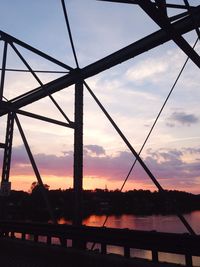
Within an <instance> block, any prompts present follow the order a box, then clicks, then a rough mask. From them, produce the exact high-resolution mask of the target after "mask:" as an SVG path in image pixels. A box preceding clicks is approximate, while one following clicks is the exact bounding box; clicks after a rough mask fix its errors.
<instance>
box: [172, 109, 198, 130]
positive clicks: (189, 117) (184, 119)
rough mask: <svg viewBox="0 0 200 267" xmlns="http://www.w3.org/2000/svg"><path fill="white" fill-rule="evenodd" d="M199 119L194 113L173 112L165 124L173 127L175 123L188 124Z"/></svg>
mask: <svg viewBox="0 0 200 267" xmlns="http://www.w3.org/2000/svg"><path fill="white" fill-rule="evenodd" d="M198 121H199V119H198V118H197V117H196V116H195V115H194V114H186V113H185V112H173V113H172V115H171V116H170V117H169V118H168V122H167V126H169V127H174V126H175V125H176V124H177V123H178V124H181V125H187V126H190V125H191V124H194V123H197V122H198Z"/></svg>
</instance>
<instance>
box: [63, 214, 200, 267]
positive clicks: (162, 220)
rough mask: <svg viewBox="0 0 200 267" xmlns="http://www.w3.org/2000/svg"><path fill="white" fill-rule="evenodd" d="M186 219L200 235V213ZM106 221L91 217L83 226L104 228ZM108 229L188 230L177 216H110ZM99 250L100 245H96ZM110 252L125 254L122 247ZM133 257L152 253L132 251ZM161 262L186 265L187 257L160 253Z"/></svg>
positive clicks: (197, 259) (199, 260)
mask: <svg viewBox="0 0 200 267" xmlns="http://www.w3.org/2000/svg"><path fill="white" fill-rule="evenodd" d="M184 217H185V218H186V220H187V221H188V222H189V224H190V225H191V226H192V228H193V230H194V231H195V232H196V233H197V234H200V211H194V212H191V213H189V214H185V215H184ZM104 220H105V216H103V215H91V216H89V217H88V218H86V219H84V221H83V224H85V225H88V226H102V225H103V222H104ZM59 223H71V222H70V221H67V220H65V219H61V220H60V221H59ZM106 227H113V228H129V229H135V230H147V231H151V230H155V231H160V232H169V233H186V232H187V230H186V229H185V226H184V225H183V224H182V222H181V221H180V219H179V218H178V217H177V216H175V215H166V216H163V215H150V216H136V215H126V214H124V215H119V216H116V215H115V216H114V215H112V216H109V218H108V221H107V223H106ZM96 248H98V245H96ZM108 252H110V253H117V254H123V249H122V248H120V247H113V246H108ZM131 256H134V257H141V258H146V259H151V252H150V251H143V250H135V249H134V250H132V251H131ZM159 260H160V261H167V262H173V263H180V264H185V257H184V256H183V255H177V254H169V253H159ZM193 265H194V266H200V257H193Z"/></svg>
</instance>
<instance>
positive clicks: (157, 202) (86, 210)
mask: <svg viewBox="0 0 200 267" xmlns="http://www.w3.org/2000/svg"><path fill="white" fill-rule="evenodd" d="M45 188H46V193H47V195H48V198H49V201H50V203H51V206H52V209H53V211H54V214H55V216H56V218H57V219H59V218H65V219H72V216H73V206H74V204H73V201H74V191H73V189H67V190H61V189H58V190H49V186H48V185H45ZM0 198H1V203H4V207H1V209H4V212H3V214H4V218H6V219H14V220H26V221H27V220H30V221H49V220H50V217H49V214H48V211H47V208H46V205H45V202H44V200H43V196H42V194H41V190H40V186H39V185H38V184H37V183H36V182H35V183H33V184H32V186H31V190H30V191H29V192H24V191H14V190H12V191H11V194H10V195H9V196H7V197H0ZM171 200H175V201H176V205H175V204H174V203H175V202H174V201H171ZM176 209H178V210H179V212H181V213H188V212H191V211H194V210H200V195H194V194H191V193H187V192H181V191H176V190H175V191H166V193H165V194H163V193H162V192H158V191H155V192H151V191H149V190H129V191H126V192H120V191H119V190H114V191H109V190H107V189H106V190H102V189H95V190H84V191H83V217H87V216H89V215H92V214H96V215H101V214H106V215H111V214H113V215H120V214H135V215H150V214H175V213H176Z"/></svg>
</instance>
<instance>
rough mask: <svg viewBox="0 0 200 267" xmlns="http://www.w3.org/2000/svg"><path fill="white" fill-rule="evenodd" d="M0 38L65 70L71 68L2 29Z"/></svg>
mask: <svg viewBox="0 0 200 267" xmlns="http://www.w3.org/2000/svg"><path fill="white" fill-rule="evenodd" d="M0 39H2V40H4V41H6V42H8V43H15V44H17V45H19V46H21V47H23V48H26V49H28V50H29V51H31V52H33V53H35V54H37V55H39V56H41V57H43V58H45V59H47V60H49V61H51V62H52V63H55V64H56V65H58V66H60V67H62V68H65V69H67V70H72V69H73V68H71V67H70V66H68V65H66V64H64V63H63V62H61V61H59V60H57V59H55V58H53V57H51V56H49V55H47V54H45V53H44V52H42V51H40V50H38V49H36V48H34V47H32V46H30V45H28V44H26V43H25V42H22V41H20V40H19V39H17V38H15V37H13V36H12V35H9V34H7V33H5V32H3V31H0Z"/></svg>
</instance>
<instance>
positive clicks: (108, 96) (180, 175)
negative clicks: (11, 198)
mask: <svg viewBox="0 0 200 267" xmlns="http://www.w3.org/2000/svg"><path fill="white" fill-rule="evenodd" d="M180 2H181V1H180ZM197 2H200V1H190V3H195V4H197ZM181 3H182V2H181ZM66 6H67V11H68V15H69V21H70V25H71V30H72V35H73V39H74V45H75V49H76V52H77V57H78V61H79V65H80V67H84V66H87V65H88V64H90V63H92V62H94V61H97V60H98V59H100V58H102V57H105V56H107V55H109V54H110V53H112V52H115V51H116V50H118V49H120V48H122V47H124V46H127V45H129V44H131V43H133V42H135V41H137V40H139V39H141V38H143V37H144V36H146V35H148V34H150V33H152V32H154V31H156V30H158V29H159V28H158V26H157V25H156V24H155V23H154V22H153V21H152V20H151V19H150V18H149V17H147V15H146V14H145V13H144V12H143V11H142V10H140V9H139V8H138V7H137V6H136V5H128V4H114V3H105V2H100V1H95V0H84V1H82V0H67V1H66ZM0 10H1V16H0V30H2V31H5V32H7V33H8V34H11V35H13V36H15V37H16V38H18V39H20V40H22V41H24V42H26V43H28V44H30V45H32V46H34V47H36V48H37V49H39V50H41V51H43V52H45V53H47V54H49V55H51V56H53V57H54V58H56V59H58V60H60V61H62V62H64V63H66V64H67V65H69V66H71V67H73V68H75V67H76V66H75V62H74V58H73V54H72V51H71V47H70V42H69V38H68V34H67V29H66V25H65V20H64V16H63V11H62V6H61V1H59V0H42V1H40V0H34V1H27V0H18V1H13V0H7V1H1V3H0ZM184 37H185V38H186V39H187V40H188V41H189V42H190V44H191V45H193V44H194V43H195V41H196V38H197V36H196V33H195V32H194V31H193V32H191V33H189V34H186V35H185V36H184ZM17 48H18V49H19V51H20V52H21V53H22V55H23V56H24V58H25V59H26V60H27V61H28V62H29V64H30V66H31V67H32V68H33V69H34V70H36V69H39V70H62V71H63V69H61V68H60V67H58V66H56V65H54V64H52V63H49V62H48V61H47V60H44V59H41V58H40V57H39V56H36V55H34V54H33V53H31V52H29V51H27V50H25V49H22V48H20V47H19V46H17ZM199 50H200V45H199V43H198V44H197V46H196V51H197V52H198V53H199ZM2 51H3V42H0V55H1V58H2ZM185 60H186V55H185V54H184V53H183V52H182V51H181V50H180V49H179V48H178V47H177V46H176V45H175V44H174V43H173V42H172V41H171V42H168V43H166V44H164V45H162V46H159V47H157V48H155V49H153V50H151V51H148V52H146V53H144V54H142V55H140V56H138V57H136V58H134V59H131V60H129V61H127V62H125V63H123V64H120V65H117V66H116V67H114V68H111V69H109V70H107V71H104V72H103V73H101V74H99V75H96V76H94V77H91V78H89V79H87V83H88V84H89V86H90V87H91V89H92V90H93V92H94V93H95V94H96V96H97V97H98V98H99V100H100V101H101V103H102V104H103V105H104V107H105V108H106V110H107V111H108V112H109V114H110V115H111V116H112V118H113V119H114V121H115V122H116V123H117V125H118V126H119V127H120V129H121V130H122V132H123V133H124V134H125V135H126V137H127V138H128V140H129V141H130V142H131V144H132V145H133V147H134V148H135V150H136V151H139V150H140V147H141V146H142V144H143V141H144V140H145V138H146V136H147V134H148V132H149V130H150V128H151V125H152V124H153V122H154V120H155V118H156V116H157V114H158V112H159V110H160V108H161V106H162V104H163V102H164V101H165V98H166V96H167V95H168V93H169V91H170V89H171V87H172V85H173V83H174V81H175V79H176V77H177V75H178V73H179V71H180V69H181V67H182V65H183V64H184V62H185ZM7 68H22V69H26V67H25V66H24V65H23V63H22V62H21V61H20V59H19V58H18V57H17V55H16V54H15V52H14V51H13V50H12V48H11V47H9V50H8V61H7ZM38 76H39V78H40V79H41V81H42V82H43V83H46V82H48V81H51V80H53V79H55V78H57V77H60V76H62V75H60V74H59V75H58V74H38ZM199 84H200V75H199V69H198V68H197V67H196V66H195V65H194V63H192V62H191V61H189V62H188V64H187V66H186V68H185V70H184V72H183V74H182V76H181V78H180V80H179V82H178V84H177V86H176V87H175V89H174V92H173V94H172V96H171V97H170V99H169V101H168V103H167V105H166V107H165V109H164V111H163V112H162V114H161V117H160V119H159V121H158V123H157V125H156V127H155V129H154V131H153V133H152V135H151V137H150V139H149V140H148V143H147V144H146V146H145V148H144V150H143V152H142V154H141V157H142V158H143V160H144V161H145V163H146V164H147V166H148V167H149V169H150V170H151V171H152V172H153V174H154V175H155V177H156V178H157V179H158V181H159V182H160V184H161V185H162V186H163V187H164V188H165V189H176V190H184V191H188V192H192V193H198V194H200V144H199V143H200V109H199V100H200V90H199ZM38 86H39V85H38V83H37V81H36V80H35V79H34V78H33V77H32V76H31V74H29V73H19V72H7V73H6V82H5V88H4V96H5V97H6V98H7V99H12V98H14V97H15V96H17V95H20V94H22V93H23V92H26V91H28V90H31V89H34V88H36V87H38ZM53 97H55V99H56V100H57V102H58V103H59V104H60V106H61V107H62V109H63V110H64V111H65V113H66V114H67V116H68V117H69V118H70V119H71V120H73V115H74V88H73V87H70V88H66V89H64V90H62V91H60V92H57V93H55V94H54V95H53ZM23 109H24V110H27V111H31V112H34V113H37V114H41V115H43V116H47V117H52V118H55V119H59V120H62V121H64V118H63V117H62V115H60V113H59V112H58V111H57V109H56V108H55V107H54V105H53V103H52V102H51V101H50V99H49V98H44V99H42V100H40V101H38V102H37V103H34V104H31V105H29V106H26V107H24V108H23ZM19 119H20V122H21V124H22V127H23V129H24V131H25V133H26V137H27V139H28V142H29V145H30V147H31V150H32V152H33V154H34V158H35V161H36V163H37V165H38V168H39V170H40V172H41V176H42V179H43V181H44V183H47V184H48V185H50V189H55V188H62V189H65V188H69V187H72V172H73V170H72V169H73V143H74V141H73V130H72V129H68V128H63V127H61V126H54V125H52V124H48V123H46V122H42V121H38V120H35V119H32V118H28V117H23V116H19ZM5 122H6V117H1V125H2V126H1V132H0V142H4V138H5V137H4V136H5V126H6V124H5ZM0 153H1V154H0V157H1V162H2V156H3V151H2V150H1V151H0ZM133 161H134V157H133V156H132V154H131V153H130V151H129V150H128V148H127V147H126V145H125V144H124V143H123V141H122V140H121V139H120V137H119V136H118V134H117V133H116V132H115V130H114V129H113V127H112V126H111V125H110V123H109V121H108V120H107V119H106V117H105V115H104V114H103V113H102V112H101V110H100V109H99V107H98V106H97V104H96V103H95V102H94V100H93V99H92V98H91V96H90V95H89V93H88V92H87V89H85V92H84V188H86V189H94V188H108V189H119V188H120V187H121V185H122V183H123V180H124V179H125V177H126V175H127V173H128V171H129V169H130V167H131V165H132V163H133ZM10 180H11V182H12V188H13V189H17V190H28V189H29V188H30V186H31V183H32V182H33V181H36V178H35V176H34V173H33V170H32V167H31V165H30V162H29V160H28V156H27V154H26V151H25V149H24V146H23V143H22V140H21V137H20V135H19V132H18V129H17V127H16V126H15V134H14V140H13V155H12V168H11V175H10ZM139 188H141V189H149V190H155V189H156V188H155V186H154V185H153V184H152V182H151V180H150V179H149V177H147V175H146V174H145V172H144V171H143V170H142V168H141V167H140V165H139V164H136V166H135V169H134V171H133V173H132V174H131V176H130V178H129V180H128V182H127V184H126V186H125V188H124V190H129V189H139Z"/></svg>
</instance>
